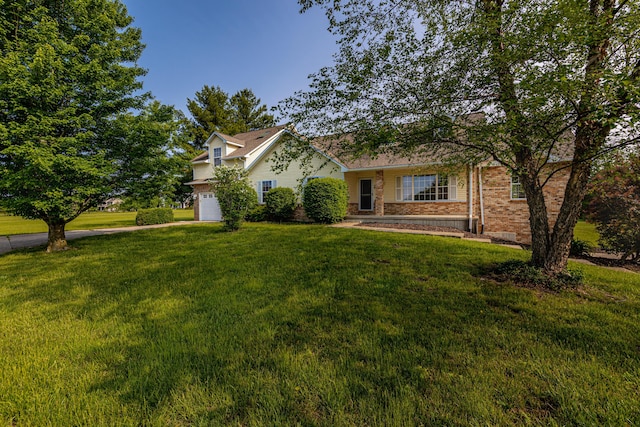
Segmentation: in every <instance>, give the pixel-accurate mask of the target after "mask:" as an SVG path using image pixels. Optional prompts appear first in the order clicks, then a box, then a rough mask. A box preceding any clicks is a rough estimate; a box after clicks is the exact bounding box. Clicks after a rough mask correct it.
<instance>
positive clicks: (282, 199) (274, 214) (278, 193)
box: [264, 187, 297, 221]
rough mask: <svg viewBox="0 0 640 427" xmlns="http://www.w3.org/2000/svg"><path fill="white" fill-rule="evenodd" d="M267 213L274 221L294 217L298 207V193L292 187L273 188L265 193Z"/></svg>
mask: <svg viewBox="0 0 640 427" xmlns="http://www.w3.org/2000/svg"><path fill="white" fill-rule="evenodd" d="M264 202H265V203H266V208H267V214H268V215H269V218H270V219H272V220H274V221H288V220H290V219H291V218H293V211H295V209H296V202H297V199H296V194H295V193H294V192H293V190H292V189H291V188H287V187H276V188H272V189H271V190H269V192H267V194H265V195H264Z"/></svg>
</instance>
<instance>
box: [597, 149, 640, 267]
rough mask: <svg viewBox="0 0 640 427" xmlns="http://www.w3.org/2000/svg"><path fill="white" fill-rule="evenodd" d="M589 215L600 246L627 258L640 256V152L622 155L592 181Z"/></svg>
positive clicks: (639, 257) (635, 258) (638, 257)
mask: <svg viewBox="0 0 640 427" xmlns="http://www.w3.org/2000/svg"><path fill="white" fill-rule="evenodd" d="M589 193H590V203H589V206H588V208H587V215H588V217H589V218H590V219H591V220H592V221H594V222H595V223H596V228H597V230H598V232H599V233H600V240H599V243H600V246H601V247H602V248H603V249H605V250H608V251H610V252H619V253H621V254H622V258H623V259H627V258H631V259H634V260H638V259H640V154H631V155H629V156H628V157H627V158H624V157H622V156H618V157H617V158H616V161H614V162H611V163H610V164H608V165H606V166H605V167H604V168H603V169H602V170H601V171H600V172H598V174H596V176H595V177H594V178H593V180H592V181H591V183H590V185H589Z"/></svg>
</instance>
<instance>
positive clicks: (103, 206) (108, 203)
mask: <svg viewBox="0 0 640 427" xmlns="http://www.w3.org/2000/svg"><path fill="white" fill-rule="evenodd" d="M121 204H122V199H120V198H117V197H111V198H110V199H107V200H105V201H104V202H102V203H100V204H99V205H98V210H99V211H104V212H115V211H117V210H118V209H119V207H120V205H121Z"/></svg>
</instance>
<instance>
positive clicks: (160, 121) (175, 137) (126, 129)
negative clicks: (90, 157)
mask: <svg viewBox="0 0 640 427" xmlns="http://www.w3.org/2000/svg"><path fill="white" fill-rule="evenodd" d="M185 120H186V119H185V118H184V115H183V114H182V112H180V111H179V110H176V109H175V108H174V107H173V106H167V105H163V104H161V103H160V102H158V101H153V102H151V103H149V104H148V105H146V106H145V107H144V108H143V109H142V110H141V111H140V112H139V113H138V114H133V112H129V113H126V114H122V115H120V116H119V117H118V118H117V119H116V120H115V122H114V123H113V126H112V128H111V130H110V132H109V135H108V137H112V138H114V139H119V140H122V141H123V143H121V144H118V145H119V146H120V147H121V148H122V149H123V151H122V152H121V153H120V154H119V156H118V157H119V158H120V159H121V160H122V162H123V163H124V164H127V165H128V166H127V168H121V169H120V171H119V172H118V175H117V176H118V181H119V186H120V187H121V191H122V193H121V195H122V196H125V197H126V198H127V204H128V205H132V206H135V207H140V208H151V207H160V206H165V205H167V203H168V204H171V203H172V202H173V201H174V200H175V199H176V194H177V193H178V192H179V187H180V186H181V185H182V181H181V178H182V174H183V172H184V170H185V169H189V170H190V166H191V165H190V162H189V160H190V159H191V158H193V152H191V151H189V150H188V148H189V146H188V144H185V141H184V124H185ZM185 145H187V148H186V149H185ZM190 178H191V177H190Z"/></svg>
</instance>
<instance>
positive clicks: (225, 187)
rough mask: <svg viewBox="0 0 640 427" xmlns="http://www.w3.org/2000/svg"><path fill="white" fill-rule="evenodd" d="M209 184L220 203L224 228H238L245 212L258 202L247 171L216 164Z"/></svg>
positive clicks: (232, 229)
mask: <svg viewBox="0 0 640 427" xmlns="http://www.w3.org/2000/svg"><path fill="white" fill-rule="evenodd" d="M210 184H211V189H212V190H213V192H214V193H215V195H216V198H217V199H218V203H219V204H220V210H221V211H222V218H223V220H224V228H225V229H226V230H227V231H235V230H238V229H239V228H240V226H241V225H242V221H243V220H244V218H245V217H246V216H247V213H249V212H250V211H251V209H253V207H254V206H255V205H256V204H257V203H258V194H257V193H256V190H254V189H253V186H252V185H251V184H250V183H249V178H248V172H247V171H246V170H245V169H244V168H241V167H229V166H224V165H222V166H218V167H215V168H213V178H212V179H211V181H210Z"/></svg>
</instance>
